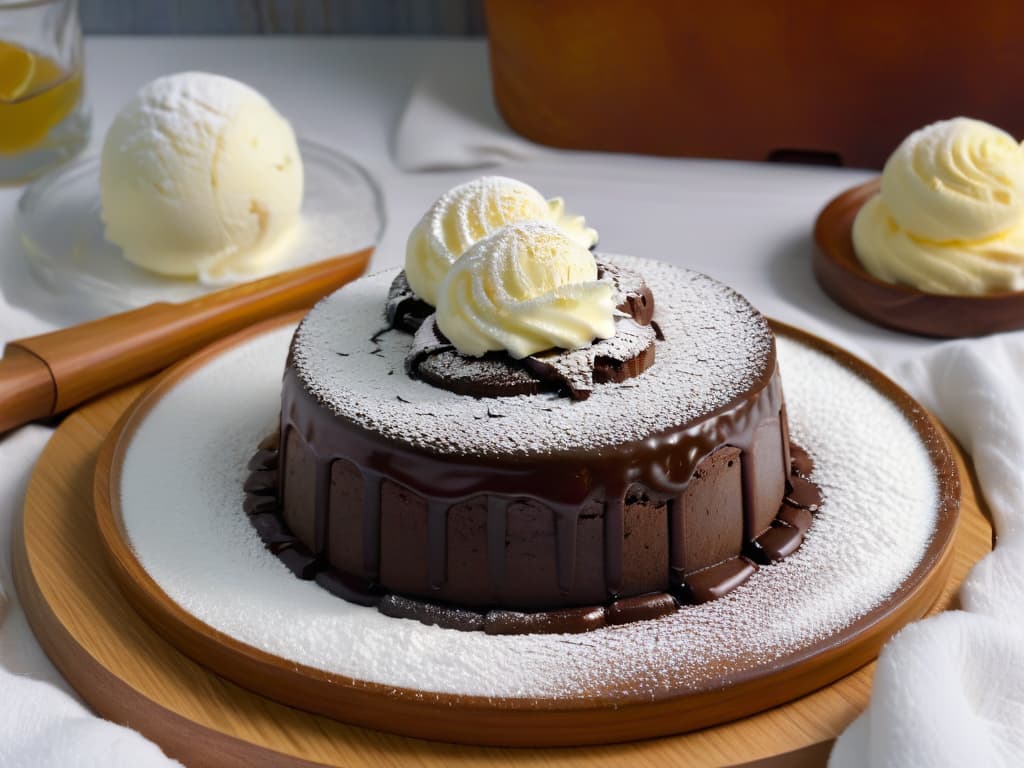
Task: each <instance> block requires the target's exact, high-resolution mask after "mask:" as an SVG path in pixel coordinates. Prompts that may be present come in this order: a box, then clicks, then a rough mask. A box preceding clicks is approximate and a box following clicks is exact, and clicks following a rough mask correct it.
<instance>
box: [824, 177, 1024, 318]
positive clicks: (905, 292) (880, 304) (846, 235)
mask: <svg viewBox="0 0 1024 768" xmlns="http://www.w3.org/2000/svg"><path fill="white" fill-rule="evenodd" d="M880 188H881V180H879V179H875V180H874V181H869V182H866V183H864V184H861V185H859V186H856V187H852V188H851V189H848V190H846V191H845V192H843V193H842V194H840V195H839V196H837V197H836V198H834V199H833V200H831V201H830V202H829V203H828V205H826V206H825V207H824V208H823V209H822V211H821V213H819V214H818V219H817V221H815V223H814V239H815V241H816V242H817V244H818V248H817V250H816V252H815V254H814V261H813V268H814V276H815V277H816V278H817V280H818V283H819V284H820V285H821V287H822V288H823V289H824V290H825V293H827V294H828V295H829V296H831V297H832V299H833V300H834V301H835V302H836V303H837V304H839V305H840V306H843V307H845V308H846V309H848V310H850V311H851V312H853V313H854V314H856V315H860V316H861V317H863V318H864V319H865V320H870V321H871V322H872V323H876V324H878V325H882V326H885V327H887V328H894V329H895V330H897V331H907V332H909V333H914V334H918V335H920V336H935V337H939V338H960V337H968V336H984V335H985V334H987V333H999V332H1001V331H1013V330H1017V329H1018V328H1024V291H1012V292H1011V291H1008V292H1005V293H989V294H985V295H984V296H943V295H939V294H935V293H924V292H923V291H919V290H917V289H915V288H911V287H909V286H906V285H895V284H893V283H887V282H885V281H884V280H879V279H878V278H877V277H875V276H874V275H872V274H870V273H869V272H868V271H867V270H866V269H864V267H863V266H862V265H861V263H860V259H858V258H857V255H856V253H854V250H853V237H852V234H851V233H852V230H853V220H854V218H856V216H857V212H858V211H859V210H860V208H861V206H862V205H864V203H866V202H867V201H868V200H869V199H870V198H871V197H873V196H874V195H875V194H876V193H877V192H878V191H879V189H880Z"/></svg>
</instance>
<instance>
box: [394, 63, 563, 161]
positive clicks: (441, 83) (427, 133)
mask: <svg viewBox="0 0 1024 768" xmlns="http://www.w3.org/2000/svg"><path fill="white" fill-rule="evenodd" d="M460 65H461V66H460ZM545 152H550V150H548V149H546V148H545V147H542V146H541V145H539V144H534V143H532V142H529V141H527V140H526V139H524V138H522V137H520V136H517V135H516V134H514V133H512V131H510V130H509V129H508V128H507V127H506V125H505V123H504V121H503V120H502V118H501V115H500V114H499V113H498V109H497V106H496V105H495V103H494V96H493V95H492V93H491V78H490V74H489V72H488V70H487V69H486V68H481V67H469V68H467V67H465V66H464V65H463V63H462V62H461V61H458V60H449V59H442V60H440V61H434V62H432V66H431V67H430V68H429V69H428V70H427V71H426V72H424V73H423V74H422V75H421V76H420V79H419V81H418V82H417V83H416V86H415V87H414V88H413V92H412V95H411V96H410V98H409V102H408V104H406V107H405V111H404V112H403V114H402V117H401V120H399V123H398V130H397V132H396V133H395V163H396V165H398V167H399V168H401V169H402V170H403V171H436V170H452V169H463V168H485V167H487V166H494V165H500V164H502V163H507V162H509V161H511V160H526V159H529V158H531V157H535V156H537V155H541V154H544V153H545Z"/></svg>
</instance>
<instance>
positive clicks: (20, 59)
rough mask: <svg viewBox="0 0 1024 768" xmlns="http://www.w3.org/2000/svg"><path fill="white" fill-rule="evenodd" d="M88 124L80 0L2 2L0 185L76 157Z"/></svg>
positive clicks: (84, 137) (36, 173) (4, 0)
mask: <svg viewBox="0 0 1024 768" xmlns="http://www.w3.org/2000/svg"><path fill="white" fill-rule="evenodd" d="M89 117H90V116H89V109H88V105H87V104H86V102H85V98H84V94H83V86H82V27H81V24H80V22H79V19H78V0H0V184H4V183H8V184H10V183H18V182H22V181H27V180H28V179H31V178H32V177H34V176H37V175H39V174H40V173H42V172H43V171H45V170H47V169H49V168H51V167H53V166H55V165H57V164H59V163H62V162H64V161H65V160H67V159H68V158H70V157H72V156H73V155H74V154H75V153H76V152H78V151H79V150H80V149H81V148H82V147H83V146H85V144H86V142H87V141H88V139H89V122H90V121H89Z"/></svg>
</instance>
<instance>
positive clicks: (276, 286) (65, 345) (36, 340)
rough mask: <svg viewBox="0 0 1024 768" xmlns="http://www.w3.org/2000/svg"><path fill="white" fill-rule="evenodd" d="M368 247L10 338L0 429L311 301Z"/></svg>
mask: <svg viewBox="0 0 1024 768" xmlns="http://www.w3.org/2000/svg"><path fill="white" fill-rule="evenodd" d="M372 252H373V249H372V248H366V249H364V250H361V251H358V252H356V253H351V254H347V255H345V256H338V257H335V258H332V259H326V260H324V261H319V262H317V263H315V264H311V265H309V266H307V267H302V268H300V269H295V270H290V271H288V272H283V273H281V274H278V275H273V276H271V277H266V278H263V279H262V280H256V281H253V282H251V283H244V284H242V285H238V286H234V287H232V288H225V289H223V290H220V291H216V292H214V293H210V294H207V295H206V296H201V297H199V298H197V299H192V300H191V301H186V302H182V303H181V304H169V303H156V304H150V305H148V306H145V307H141V308H139V309H134V310H131V311H128V312H122V313H120V314H117V315H111V316H110V317H104V318H100V319H99V320H93V321H92V322H89V323H83V324H81V325H76V326H73V327H71V328H65V329H63V330H60V331H54V332H53V333H47V334H43V335H42V336H33V337H32V338H28V339H20V340H18V341H12V342H10V343H9V344H8V345H7V347H6V349H5V350H4V357H3V359H2V360H0V433H3V432H6V431H7V430H9V429H12V428H14V427H16V426H19V425H21V424H25V423H27V422H29V421H32V420H34V419H38V418H43V417H45V416H49V415H52V414H55V413H60V412H61V411H65V410H67V409H68V408H72V407H74V406H76V405H78V404H79V403H82V402H84V401H86V400H88V399H90V398H92V397H95V396H96V395H98V394H101V393H103V392H106V391H108V390H111V389H114V388H116V387H119V386H122V385H124V384H127V383H129V382H131V381H134V380H136V379H139V378H141V377H143V376H148V375H150V374H152V373H155V372H156V371H159V370H161V369H163V368H166V367H167V366H168V365H170V364H171V363H174V362H176V361H177V360H180V359H181V358H183V357H185V356H186V355H189V354H191V353H192V352H194V351H195V350H197V349H199V348H200V347H203V346H205V345H207V344H209V343H210V342H212V341H215V340H216V339H219V338H221V337H223V336H226V335H228V334H230V333H234V332H235V331H238V330H240V329H242V328H244V327H246V326H248V325H251V324H252V323H255V322H257V321H259V320H264V319H266V318H268V317H272V316H274V315H279V314H283V313H285V312H293V311H295V310H299V309H303V308H307V307H310V306H312V304H313V303H314V302H316V301H317V300H319V299H320V298H322V297H323V296H326V295H327V294H328V293H330V292H331V291H333V290H334V289H336V288H338V287H339V286H342V285H344V284H345V283H347V282H349V281H351V280H353V279H355V278H356V277H358V276H359V275H361V274H362V273H363V271H364V270H365V269H366V266H367V264H368V263H369V259H370V255H371V253H372Z"/></svg>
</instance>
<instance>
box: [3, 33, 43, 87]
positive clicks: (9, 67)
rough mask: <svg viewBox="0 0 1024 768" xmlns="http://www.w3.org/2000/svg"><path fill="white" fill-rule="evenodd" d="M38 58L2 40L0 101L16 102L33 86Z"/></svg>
mask: <svg viewBox="0 0 1024 768" xmlns="http://www.w3.org/2000/svg"><path fill="white" fill-rule="evenodd" d="M35 74H36V57H35V56H33V55H32V54H31V53H29V52H28V51H26V50H25V49H24V48H22V47H20V46H17V45H13V44H12V43H5V42H3V41H2V40H0V101H15V100H16V99H18V98H20V97H21V96H23V95H24V94H25V92H26V91H27V90H28V89H29V87H30V86H31V85H32V79H33V78H34V77H35Z"/></svg>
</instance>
